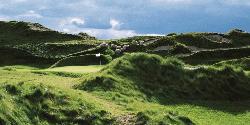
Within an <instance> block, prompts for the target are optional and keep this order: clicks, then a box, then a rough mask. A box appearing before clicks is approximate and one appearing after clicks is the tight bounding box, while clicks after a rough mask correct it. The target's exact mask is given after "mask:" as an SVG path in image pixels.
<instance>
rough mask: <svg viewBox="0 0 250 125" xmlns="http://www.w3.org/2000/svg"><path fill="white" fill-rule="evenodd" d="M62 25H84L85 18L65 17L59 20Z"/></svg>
mask: <svg viewBox="0 0 250 125" xmlns="http://www.w3.org/2000/svg"><path fill="white" fill-rule="evenodd" d="M59 24H60V27H65V26H67V25H68V26H71V25H77V26H79V25H84V24H85V20H84V19H82V18H79V17H69V18H67V19H63V20H61V21H60V22H59Z"/></svg>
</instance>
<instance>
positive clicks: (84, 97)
mask: <svg viewBox="0 0 250 125" xmlns="http://www.w3.org/2000/svg"><path fill="white" fill-rule="evenodd" d="M15 67H16V68H17V69H23V70H24V69H26V71H20V70H16V71H8V70H3V69H2V68H1V69H0V83H1V84H0V85H1V86H2V87H1V89H0V90H1V91H3V92H1V94H0V95H1V96H3V97H4V98H3V99H4V100H2V101H1V103H0V105H1V107H2V108H0V111H1V113H0V118H1V119H4V120H5V121H9V122H12V123H18V122H19V123H20V122H21V123H26V124H35V123H40V124H46V123H49V124H53V123H51V122H50V121H49V120H48V119H46V118H44V117H42V116H39V114H36V113H35V115H34V116H36V117H31V116H29V115H31V114H30V113H31V110H29V109H27V108H28V106H29V105H31V106H33V109H34V108H38V107H39V106H38V105H40V104H41V105H45V104H46V105H48V107H49V108H48V109H46V110H45V109H43V108H41V109H40V110H39V111H41V112H43V111H46V112H47V113H48V114H54V116H56V117H54V118H56V119H55V120H57V122H58V123H59V122H62V121H64V122H62V123H67V121H65V120H63V119H65V118H67V119H74V118H73V117H70V116H65V114H64V113H63V112H65V110H66V111H76V112H79V113H80V112H82V110H81V109H79V107H80V104H84V105H85V106H86V108H84V109H85V110H84V112H89V114H92V115H97V116H98V111H102V110H104V111H106V112H108V113H110V115H108V116H107V117H108V119H109V120H110V121H112V119H115V118H117V117H123V116H127V115H135V116H137V115H136V114H137V113H138V112H142V113H143V114H145V115H146V116H145V118H147V117H149V118H150V120H149V121H148V123H152V124H156V123H162V122H167V123H169V122H173V124H174V123H176V124H178V122H176V121H179V122H182V121H180V119H182V116H185V117H188V118H189V119H190V120H191V121H192V122H194V123H195V124H198V125H210V124H212V125H223V124H225V125H242V124H244V125H245V124H246V125H247V124H248V121H249V120H250V119H249V118H250V112H249V109H248V107H249V102H241V101H239V102H234V103H232V102H223V101H215V102H213V101H195V100H193V101H190V102H186V103H172V104H159V103H157V102H151V101H147V100H137V99H134V97H133V96H131V98H129V97H126V96H123V95H122V94H119V93H117V92H114V93H109V92H108V93H106V92H102V91H99V92H89V91H82V90H75V89H73V88H72V87H73V86H75V85H78V84H80V83H81V82H82V78H73V77H62V76H55V75H52V74H37V73H32V72H30V71H29V70H37V69H33V68H32V67H25V66H15ZM66 69H67V68H66ZM89 75H91V74H89ZM89 75H86V76H83V78H84V77H88V76H89ZM6 85H10V88H11V86H15V88H16V89H17V90H18V91H21V92H20V94H17V95H15V94H14V95H13V94H10V93H9V92H8V91H10V90H11V89H9V90H8V91H6V89H5V88H6V87H5V86H6ZM45 88H48V90H47V91H48V92H51V93H52V94H54V95H55V96H56V97H60V95H62V94H63V95H66V97H67V98H64V100H65V101H67V102H69V103H68V104H66V105H61V104H58V100H57V101H56V100H53V99H52V100H51V101H50V99H49V100H48V99H47V98H46V97H43V96H41V97H40V96H39V98H43V99H44V100H45V101H44V102H39V104H33V103H31V102H30V100H29V98H27V97H30V95H32V93H33V92H35V90H37V89H38V90H41V91H42V93H43V92H44V90H45ZM12 91H13V90H12ZM18 93H19V92H18ZM25 97H26V98H25ZM11 98H12V99H11ZM31 99H32V98H31ZM18 100H25V103H24V102H22V101H21V102H19V101H18ZM26 101H27V102H26ZM60 105H61V106H60ZM59 106H60V107H59ZM17 107H19V108H17ZM88 107H89V108H88ZM142 107H143V108H142ZM52 109H53V110H52ZM63 109H64V110H63ZM24 111H25V112H24ZM54 111H55V112H54ZM62 111H63V112H62ZM33 113H34V112H33ZM72 113H73V112H72ZM84 114H85V113H82V114H77V115H80V116H82V118H84ZM98 119H99V120H101V121H102V118H98ZM72 121H73V120H72ZM93 122H94V121H93ZM92 124H94V123H92Z"/></svg>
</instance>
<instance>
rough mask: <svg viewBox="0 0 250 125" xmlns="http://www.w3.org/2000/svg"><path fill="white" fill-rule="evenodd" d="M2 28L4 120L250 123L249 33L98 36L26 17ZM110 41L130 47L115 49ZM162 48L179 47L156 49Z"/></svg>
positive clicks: (0, 108) (0, 119)
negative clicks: (27, 20)
mask: <svg viewBox="0 0 250 125" xmlns="http://www.w3.org/2000/svg"><path fill="white" fill-rule="evenodd" d="M0 29H5V30H3V31H0V48H1V49H0V50H1V51H0V65H1V67H0V124H41V125H47V124H67V125H68V124H69V125H70V124H86V125H110V124H114V125H120V124H122V125H123V124H124V125H126V124H136V125H170V124H171V125H193V124H197V125H250V123H249V121H250V112H249V111H250V110H249V109H250V108H249V107H250V82H249V81H250V70H249V69H250V68H249V58H248V56H249V52H248V51H249V48H246V47H247V45H249V38H250V35H249V33H245V32H242V31H240V30H233V31H231V32H229V33H227V34H219V33H187V34H172V35H168V36H166V37H164V36H158V37H155V36H136V37H131V38H126V39H120V40H96V39H94V38H90V37H88V36H82V37H81V36H79V35H71V34H63V33H59V32H56V31H52V30H50V29H47V28H45V27H43V26H42V25H39V24H33V23H25V22H0ZM82 35H86V34H82ZM213 35H216V36H217V37H216V36H215V37H213ZM222 39H224V40H226V41H227V42H228V43H221V41H223V40H222ZM135 41H146V42H147V41H148V43H147V44H143V45H137V42H135ZM102 42H106V43H109V44H115V45H120V46H122V45H124V44H126V45H130V47H129V49H128V50H126V51H125V53H120V54H114V52H113V50H115V49H116V48H112V49H113V50H112V51H111V49H110V48H111V47H98V45H99V44H100V43H102ZM38 43H39V44H38ZM160 46H172V49H171V50H168V51H163V52H153V51H152V50H154V49H155V48H156V47H160ZM242 46H244V48H243V47H242ZM192 47H198V48H199V49H198V50H199V51H198V52H197V53H196V54H192V53H193V51H192V50H189V48H192ZM231 47H236V48H231ZM237 47H238V48H237ZM222 48H224V49H222ZM225 48H231V49H225ZM213 49H214V50H213ZM200 50H203V51H200ZM133 52H147V53H133ZM96 53H101V54H103V56H102V59H103V63H105V65H103V66H99V65H98V64H99V59H98V58H96V57H95V54H96ZM130 53H132V54H130ZM148 53H156V54H158V55H162V56H163V57H164V58H163V57H161V56H158V55H152V54H148ZM178 54H186V55H189V56H187V57H186V59H185V58H180V59H183V60H184V61H186V62H189V61H190V62H192V61H193V62H196V63H195V64H198V65H196V66H191V65H189V64H185V63H184V62H183V61H181V60H179V59H176V58H175V55H178ZM120 56H122V57H120ZM170 56H173V57H170ZM119 57H120V58H119ZM241 57H245V58H241ZM115 58H118V59H115ZM112 59H114V60H113V61H112ZM228 59H233V60H228ZM219 61H222V62H219ZM56 62H57V63H56ZM208 62H209V63H210V62H212V63H211V64H213V63H214V62H219V63H216V64H214V65H208V64H209V63H208ZM106 63H107V64H106ZM53 64H54V65H53ZM191 64H193V63H191ZM52 65H53V66H52ZM49 67H53V68H49Z"/></svg>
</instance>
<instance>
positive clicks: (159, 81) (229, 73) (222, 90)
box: [77, 54, 250, 103]
mask: <svg viewBox="0 0 250 125" xmlns="http://www.w3.org/2000/svg"><path fill="white" fill-rule="evenodd" d="M249 81H250V78H249V76H247V75H246V74H245V73H244V71H243V70H242V69H239V68H235V67H232V66H228V65H225V66H224V65H223V66H220V67H212V66H211V67H208V68H198V69H194V70H189V69H185V68H184V64H183V63H182V62H180V61H179V60H176V59H173V58H168V59H163V58H161V57H159V56H156V55H148V54H130V55H125V56H124V57H122V58H120V59H117V60H115V61H114V62H112V63H111V64H109V65H108V66H107V67H106V68H104V69H103V70H102V72H101V73H99V74H97V75H94V76H91V77H89V78H87V79H85V80H84V82H83V83H82V84H80V85H79V86H77V88H79V89H83V90H87V91H112V92H113V91H116V92H119V93H121V94H124V95H127V96H129V95H130V96H131V95H133V96H135V97H138V98H141V97H146V99H148V100H152V99H156V100H158V101H159V102H162V103H164V102H167V101H168V100H172V99H174V98H176V99H189V100H190V99H191V100H225V101H238V100H249V99H250V96H249V93H250V89H249V88H250V83H249Z"/></svg>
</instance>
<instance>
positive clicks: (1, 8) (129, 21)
mask: <svg viewBox="0 0 250 125" xmlns="http://www.w3.org/2000/svg"><path fill="white" fill-rule="evenodd" d="M0 20H22V21H30V22H38V23H41V24H43V25H45V26H46V27H49V28H51V29H54V30H59V31H63V32H69V33H78V32H87V33H89V34H91V35H93V36H96V37H98V38H100V39H110V38H121V37H128V36H134V35H154V34H167V33H170V32H178V33H180V32H227V31H228V30H230V29H232V28H239V29H243V30H246V31H250V0H0Z"/></svg>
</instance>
